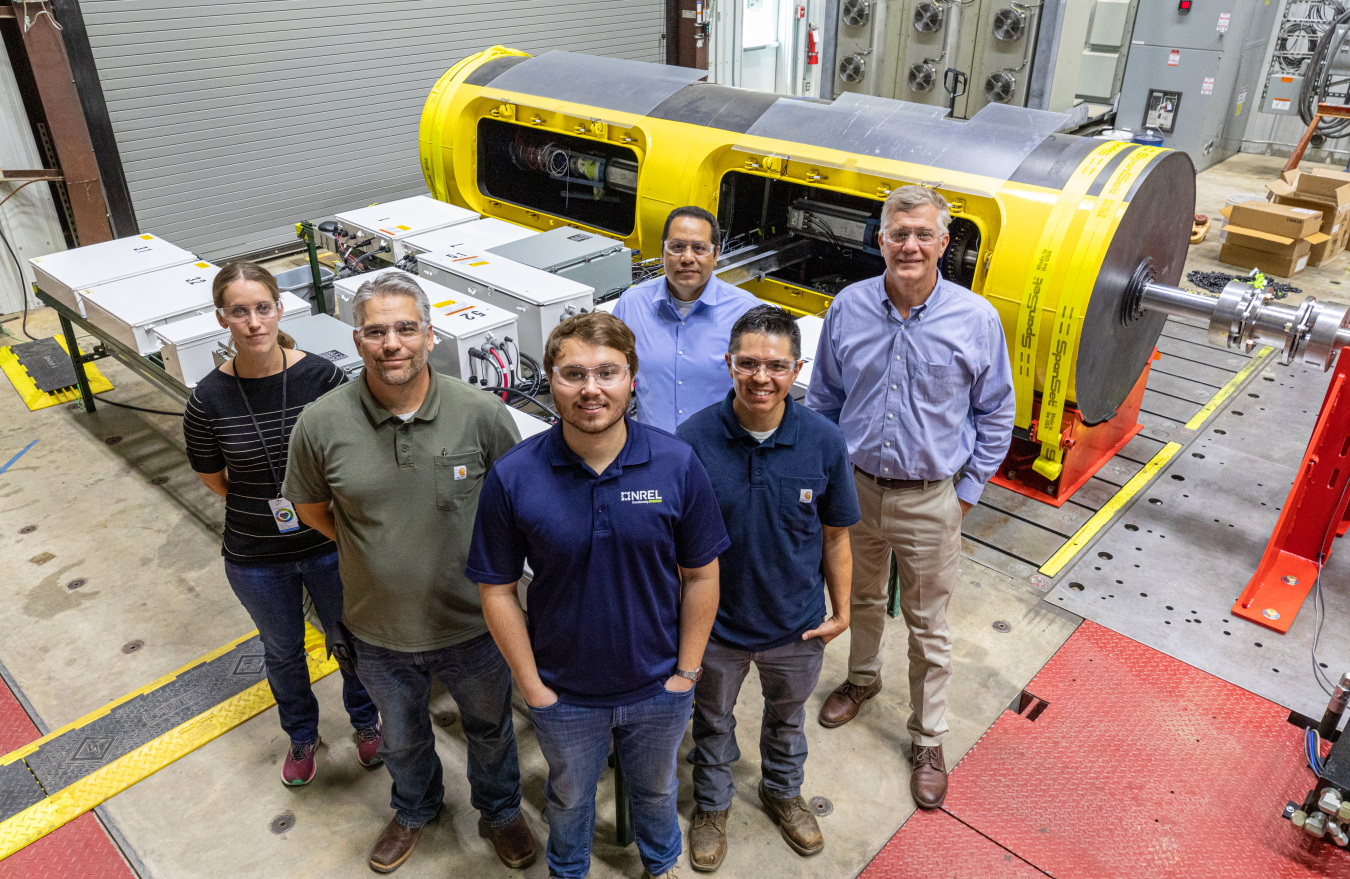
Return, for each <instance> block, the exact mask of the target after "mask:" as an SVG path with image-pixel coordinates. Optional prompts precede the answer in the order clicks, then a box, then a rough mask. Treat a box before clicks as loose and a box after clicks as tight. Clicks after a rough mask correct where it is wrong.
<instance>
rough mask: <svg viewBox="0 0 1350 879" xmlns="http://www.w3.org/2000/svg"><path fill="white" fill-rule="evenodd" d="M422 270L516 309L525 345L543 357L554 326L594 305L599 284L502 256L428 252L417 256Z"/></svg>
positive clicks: (449, 284)
mask: <svg viewBox="0 0 1350 879" xmlns="http://www.w3.org/2000/svg"><path fill="white" fill-rule="evenodd" d="M417 273H418V274H419V275H421V276H422V277H423V278H426V279H428V280H430V281H435V282H436V283H438V284H443V285H445V286H446V287H449V288H450V289H452V290H457V291H459V292H461V293H466V294H468V295H469V296H472V297H474V298H475V299H481V300H483V301H484V302H486V303H488V304H489V305H496V306H498V307H500V308H504V309H506V310H507V311H510V312H512V313H514V314H515V315H516V319H517V321H519V323H520V336H519V342H520V350H521V351H522V352H524V353H525V354H528V355H530V356H531V357H533V358H534V359H535V360H537V361H538V362H540V363H543V361H544V343H545V342H546V341H547V340H548V334H549V333H550V332H552V331H553V328H554V327H556V326H557V325H558V324H559V323H561V322H562V321H563V320H564V319H565V318H568V317H571V316H572V315H574V314H580V313H581V312H583V311H590V310H592V309H593V308H594V307H595V306H594V295H595V290H594V288H592V287H589V286H587V285H585V284H578V283H577V282H576V281H569V280H568V279H567V278H563V277H560V276H558V275H551V274H549V273H548V272H543V271H540V270H539V269H532V268H530V267H529V266H523V265H521V264H520V263H517V262H512V261H511V260H509V259H505V258H503V257H500V256H481V255H479V256H469V257H454V258H452V257H450V256H449V255H448V254H432V253H427V254H423V255H422V256H419V257H418V258H417Z"/></svg>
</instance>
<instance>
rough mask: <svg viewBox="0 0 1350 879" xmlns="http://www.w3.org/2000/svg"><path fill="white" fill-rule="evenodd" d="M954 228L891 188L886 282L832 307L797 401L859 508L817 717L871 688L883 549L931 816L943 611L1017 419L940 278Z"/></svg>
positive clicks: (938, 748) (940, 793) (943, 780)
mask: <svg viewBox="0 0 1350 879" xmlns="http://www.w3.org/2000/svg"><path fill="white" fill-rule="evenodd" d="M950 219H951V213H950V208H949V207H948V205H947V201H946V199H944V198H943V197H942V196H941V195H939V194H938V193H937V192H936V191H934V190H932V189H928V188H926V187H923V186H903V187H900V188H898V189H896V190H895V191H894V192H892V193H891V194H890V196H889V197H888V198H887V199H886V202H885V204H884V205H883V206H882V210H881V229H880V231H879V233H878V236H877V238H878V246H879V247H880V248H881V253H882V256H883V257H884V258H885V260H886V273H885V274H884V275H882V276H881V277H879V278H872V279H870V280H866V281H860V282H859V283H857V284H854V285H852V286H850V287H848V288H846V289H845V290H843V291H842V292H841V293H840V294H839V295H838V296H837V297H836V298H835V300H834V303H833V304H832V305H831V306H830V310H829V311H828V312H827V313H826V315H825V325H824V327H823V329H822V331H821V336H820V345H819V347H818V348H817V351H816V362H815V366H814V368H813V372H812V375H811V387H810V389H809V391H808V392H807V395H806V405H807V406H809V407H811V408H812V409H814V410H816V411H817V412H819V413H821V414H822V415H824V416H826V417H827V418H829V419H831V420H833V421H835V422H836V423H838V425H839V426H840V428H842V429H843V431H844V437H845V439H846V440H847V441H848V451H849V457H850V459H851V460H852V462H853V470H854V482H855V484H856V485H857V488H858V500H859V504H860V506H861V508H862V520H861V521H860V522H859V523H858V524H857V525H854V526H852V527H851V528H850V529H849V540H850V541H851V543H852V546H853V584H852V601H851V604H852V620H851V623H850V626H849V629H850V634H851V642H852V643H851V647H850V654H849V674H848V679H847V680H846V681H845V682H844V683H843V684H842V685H841V686H840V687H839V688H838V689H836V690H835V691H834V692H833V693H831V694H830V696H829V698H828V699H826V700H825V704H824V706H822V708H821V710H820V723H821V725H822V726H826V727H837V726H841V725H843V724H845V723H847V722H848V721H850V720H852V719H853V718H854V717H856V716H857V714H858V711H859V709H860V708H861V707H862V704H863V703H864V702H865V701H867V700H868V699H870V698H872V697H873V696H875V695H876V694H877V692H878V691H880V690H881V648H882V638H883V634H884V631H885V624H886V581H887V575H888V573H889V571H888V565H887V559H888V551H889V552H893V553H894V554H895V558H896V562H897V566H898V569H899V573H900V609H901V611H902V612H903V614H904V617H905V623H906V625H907V626H908V627H909V692H910V703H911V705H912V706H913V713H911V715H910V717H909V721H908V724H907V726H908V729H909V734H910V738H911V739H912V740H913V742H914V754H913V760H912V765H913V772H912V774H911V775H910V790H911V792H912V793H913V794H914V800H915V802H916V803H917V804H918V805H919V806H920V807H922V808H926V809H935V808H937V807H938V806H940V805H942V802H943V800H944V799H945V798H946V795H947V769H946V763H945V761H944V758H943V756H942V736H943V734H944V733H946V731H947V722H946V720H945V718H944V714H945V713H946V708H947V693H948V688H949V684H950V681H951V659H952V642H951V633H950V632H949V631H948V628H947V602H948V600H949V599H950V598H951V594H952V590H953V588H954V587H955V586H956V577H957V565H958V563H959V562H960V559H961V518H962V516H964V515H965V514H966V513H967V512H969V510H970V508H971V507H973V506H974V505H975V504H976V503H977V502H978V501H979V499H980V493H981V492H982V491H983V490H984V484H985V482H986V481H988V479H989V477H990V476H992V475H993V474H994V472H995V471H996V470H997V469H998V465H999V464H1000V462H1002V460H1003V457H1004V455H1006V454H1007V451H1008V442H1009V440H1010V439H1011V436H1012V426H1013V414H1014V409H1015V406H1014V402H1013V388H1012V367H1011V366H1010V364H1009V362H1008V349H1007V344H1006V342H1005V340H1004V337H1003V327H1002V325H1001V324H1000V322H999V318H998V313H997V312H995V310H994V308H993V306H991V305H990V304H989V303H988V302H987V301H985V300H984V299H983V298H982V297H980V296H977V295H975V294H974V293H972V292H971V291H969V290H967V289H966V288H965V287H962V286H960V285H958V284H954V283H952V282H951V281H948V280H946V279H944V278H942V276H941V275H940V274H939V273H938V268H937V264H938V260H939V258H941V256H942V253H943V251H944V250H945V249H946V247H947V241H948V235H947V224H948V223H949V221H950Z"/></svg>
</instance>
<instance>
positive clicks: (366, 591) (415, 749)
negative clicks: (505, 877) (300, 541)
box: [284, 273, 536, 873]
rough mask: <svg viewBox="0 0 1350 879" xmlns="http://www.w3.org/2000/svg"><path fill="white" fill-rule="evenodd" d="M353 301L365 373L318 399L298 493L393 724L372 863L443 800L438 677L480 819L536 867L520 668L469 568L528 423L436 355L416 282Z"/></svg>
mask: <svg viewBox="0 0 1350 879" xmlns="http://www.w3.org/2000/svg"><path fill="white" fill-rule="evenodd" d="M352 312H353V316H354V318H355V321H356V324H357V327H356V329H355V331H354V335H355V337H356V344H357V347H358V348H359V349H360V351H361V357H362V359H363V360H364V361H365V372H364V376H363V378H362V379H361V380H358V381H355V382H351V383H349V384H346V385H343V386H342V387H340V388H337V389H335V390H334V391H333V392H332V393H329V394H327V395H326V396H324V397H322V398H320V399H318V400H316V401H315V402H313V403H311V404H310V405H309V406H307V407H306V408H305V410H304V412H303V413H302V414H301V416H300V419H299V421H298V422H297V423H296V425H295V429H294V432H293V433H292V434H291V443H290V457H289V459H288V463H287V468H286V483H285V486H284V494H285V497H286V498H287V499H288V500H290V501H291V502H292V503H294V504H295V508H296V512H297V513H298V514H299V516H300V519H301V521H303V522H305V523H306V524H308V525H310V526H311V527H313V528H315V529H316V530H318V531H320V532H322V533H324V534H327V535H328V536H329V537H330V538H332V539H334V540H336V541H337V545H338V565H339V570H340V572H341V574H342V582H343V590H344V596H343V599H344V600H343V622H344V623H345V625H346V627H347V629H348V630H349V631H350V633H351V635H352V642H353V647H354V651H355V656H356V673H357V675H358V676H359V677H360V679H361V681H362V683H364V684H365V686H366V689H367V691H368V692H369V693H370V695H371V698H372V699H373V700H374V701H375V705H376V706H377V707H378V708H379V709H380V716H381V719H382V721H383V732H384V741H383V744H382V745H381V746H380V756H381V757H383V758H384V763H385V766H387V767H388V768H389V775H390V776H391V777H392V779H393V793H392V796H391V805H392V806H393V808H394V809H395V810H396V812H395V815H394V818H393V820H391V821H390V822H389V824H388V826H387V827H385V829H384V831H383V832H382V833H381V835H380V837H379V839H378V840H377V841H376V843H375V846H374V848H373V849H372V851H371V854H370V866H371V869H373V870H375V871H376V872H380V873H388V872H391V871H393V870H395V869H397V868H398V867H399V865H401V864H402V863H403V862H404V861H405V860H407V858H408V856H409V855H410V854H411V853H412V850H413V847H414V846H415V845H416V843H417V838H418V836H419V835H420V834H421V829H422V827H423V825H425V824H426V823H427V822H428V821H430V820H431V819H433V818H434V817H436V814H437V813H438V812H439V811H440V808H441V799H442V797H443V795H444V793H445V788H444V786H443V784H442V769H441V761H440V759H439V758H438V757H437V756H436V745H435V738H434V736H433V733H432V729H431V721H430V717H429V714H428V709H429V701H430V691H431V679H432V677H436V678H438V679H439V680H440V681H441V682H442V683H444V684H445V687H446V689H447V690H449V692H450V695H451V696H453V697H454V700H455V702H456V703H457V704H458V705H459V709H460V713H461V715H462V717H463V720H464V734H465V738H466V739H467V741H468V752H469V753H468V762H469V785H470V787H471V789H472V796H471V802H472V803H473V806H474V808H476V809H478V811H479V813H480V815H481V816H482V817H481V821H480V826H481V827H482V829H483V831H484V833H485V835H487V836H489V837H490V838H491V839H492V841H493V845H494V847H495V848H496V851H497V855H498V856H499V857H500V858H501V859H502V861H503V862H504V863H505V864H506V865H507V866H510V867H523V866H525V865H527V864H529V863H530V862H532V861H533V860H534V857H535V852H536V845H535V840H534V835H533V833H532V832H531V831H530V828H529V826H528V825H527V824H526V822H525V818H524V816H523V815H522V814H521V812H520V796H521V790H520V768H519V764H518V762H517V759H516V739H515V731H514V728H513V726H512V722H511V671H510V668H509V667H508V666H507V664H506V661H505V660H504V659H503V658H502V655H501V653H500V652H499V651H498V650H497V646H496V644H495V643H494V642H493V640H492V636H491V635H490V634H489V633H488V628H487V624H486V623H485V622H484V621H483V610H482V605H481V601H480V598H479V590H478V586H477V585H476V584H474V583H470V582H469V581H468V580H467V579H466V578H465V577H464V565H465V561H466V557H467V556H468V552H469V541H470V538H471V537H472V536H473V523H474V516H475V514H476V513H477V510H478V492H479V488H480V487H481V485H482V483H483V477H484V475H485V474H486V473H487V471H488V468H490V467H491V466H492V463H493V462H494V461H496V460H497V459H498V458H500V457H501V456H502V455H503V454H504V453H505V452H506V451H507V450H508V449H510V448H511V446H513V445H515V443H516V442H517V441H519V439H520V434H519V432H518V431H517V430H516V427H515V423H514V422H513V421H512V420H511V417H510V415H509V414H508V413H507V411H506V407H505V406H503V405H502V402H501V400H499V399H497V398H496V397H494V396H492V395H490V394H485V393H483V392H482V391H479V390H476V389H474V388H472V387H470V386H469V385H467V384H465V383H464V382H462V381H460V380H459V379H455V378H450V377H448V376H442V375H437V374H436V373H435V372H434V371H433V370H432V369H431V368H430V367H428V366H427V354H428V353H429V352H430V351H431V349H432V348H433V347H434V345H435V340H434V337H433V335H432V332H431V306H430V303H429V302H428V301H427V297H426V294H425V293H423V291H422V289H421V288H420V287H419V286H418V285H417V283H416V281H415V280H413V279H412V278H410V277H409V276H407V275H403V274H401V273H400V274H392V273H391V274H385V275H382V276H380V277H377V278H375V279H374V280H371V281H367V282H366V283H364V284H362V285H361V287H360V289H359V290H358V291H357V294H356V298H355V299H354V300H353V302H352Z"/></svg>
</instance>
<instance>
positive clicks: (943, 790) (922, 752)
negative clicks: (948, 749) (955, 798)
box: [909, 745, 947, 809]
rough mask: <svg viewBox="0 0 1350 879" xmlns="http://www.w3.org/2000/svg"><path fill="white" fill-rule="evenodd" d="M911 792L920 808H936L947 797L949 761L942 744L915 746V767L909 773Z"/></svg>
mask: <svg viewBox="0 0 1350 879" xmlns="http://www.w3.org/2000/svg"><path fill="white" fill-rule="evenodd" d="M909 792H910V793H912V794H913V795H914V802H915V803H916V804H917V805H918V807H919V808H920V809H936V808H937V807H938V806H941V805H942V803H943V801H944V800H946V799H947V763H946V761H945V760H944V759H943V757H942V746H941V745H938V746H937V747H934V748H925V747H923V746H922V745H915V746H914V768H913V770H911V771H910V773H909Z"/></svg>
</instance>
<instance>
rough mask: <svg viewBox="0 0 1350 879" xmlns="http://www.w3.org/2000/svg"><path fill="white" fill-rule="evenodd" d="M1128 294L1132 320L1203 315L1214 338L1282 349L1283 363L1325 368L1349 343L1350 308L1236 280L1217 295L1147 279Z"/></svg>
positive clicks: (1231, 343)
mask: <svg viewBox="0 0 1350 879" xmlns="http://www.w3.org/2000/svg"><path fill="white" fill-rule="evenodd" d="M1131 286H1132V287H1134V288H1135V289H1134V290H1132V291H1131V293H1132V294H1133V295H1127V296H1126V309H1127V310H1126V314H1125V315H1124V317H1125V319H1126V321H1127V322H1130V321H1133V320H1134V319H1136V318H1138V317H1139V316H1140V315H1142V314H1143V313H1144V312H1146V311H1161V312H1165V313H1167V314H1171V315H1177V316H1179V317H1192V318H1199V319H1200V320H1203V321H1206V322H1208V324H1209V342H1210V344H1212V345H1217V346H1221V347H1227V348H1242V350H1244V351H1250V350H1252V349H1253V348H1254V347H1256V346H1257V345H1258V344H1263V345H1273V346H1277V347H1278V348H1279V349H1280V362H1281V363H1284V364H1289V363H1293V362H1294V361H1298V362H1300V363H1303V364H1305V365H1307V366H1316V367H1318V368H1320V369H1322V370H1323V371H1325V370H1328V369H1330V368H1331V366H1332V364H1333V363H1334V362H1335V359H1336V355H1337V353H1338V352H1339V351H1340V350H1341V349H1342V348H1345V347H1350V327H1347V322H1348V319H1350V308H1348V307H1347V306H1345V305H1342V304H1340V303H1338V302H1319V301H1318V300H1316V299H1314V298H1313V297H1311V296H1310V297H1308V298H1307V299H1305V300H1304V301H1303V303H1302V304H1300V305H1285V304H1283V303H1280V302H1277V301H1275V299H1274V297H1273V296H1271V294H1270V293H1268V292H1266V291H1264V290H1262V289H1260V288H1258V287H1255V286H1253V285H1251V284H1247V283H1244V282H1242V281H1238V280H1233V281H1230V282H1229V283H1228V285H1227V286H1226V287H1224V288H1223V292H1222V293H1220V294H1219V296H1218V298H1215V297H1213V296H1206V295H1204V294H1203V293H1192V292H1190V291H1188V290H1182V289H1181V288H1179V287H1172V286H1169V285H1167V284H1157V283H1154V282H1152V281H1148V280H1144V281H1143V282H1142V283H1137V284H1132V285H1131Z"/></svg>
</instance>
